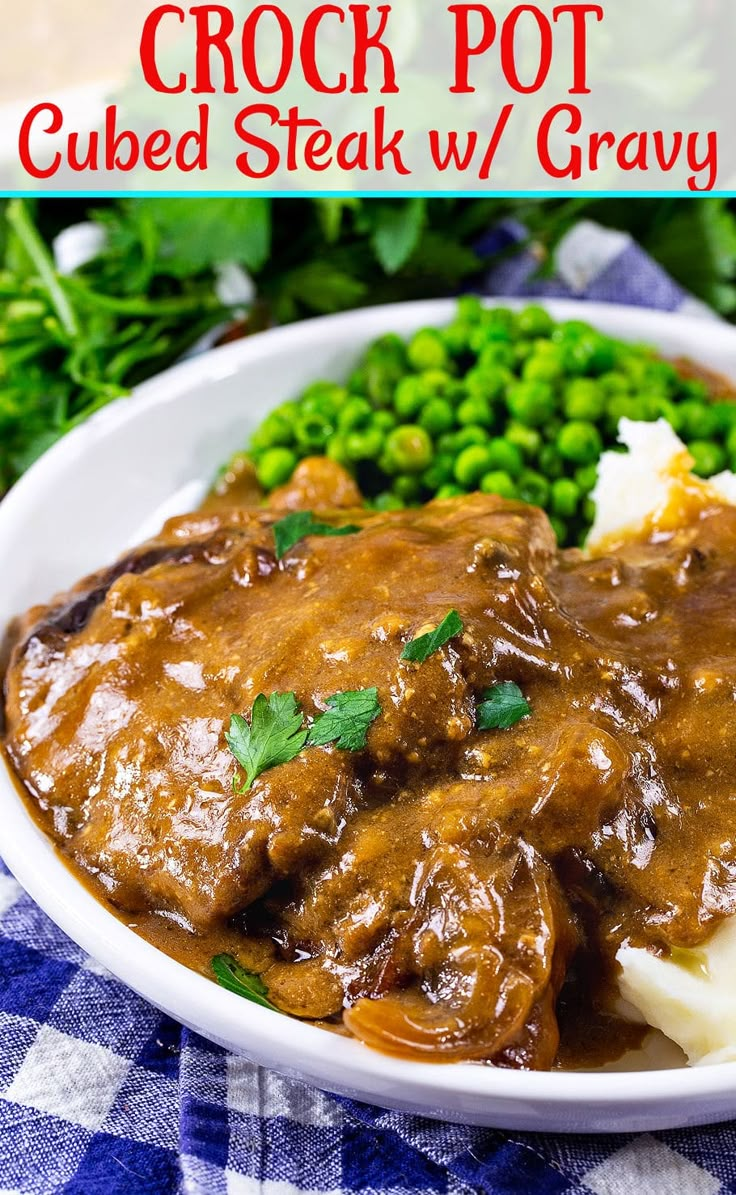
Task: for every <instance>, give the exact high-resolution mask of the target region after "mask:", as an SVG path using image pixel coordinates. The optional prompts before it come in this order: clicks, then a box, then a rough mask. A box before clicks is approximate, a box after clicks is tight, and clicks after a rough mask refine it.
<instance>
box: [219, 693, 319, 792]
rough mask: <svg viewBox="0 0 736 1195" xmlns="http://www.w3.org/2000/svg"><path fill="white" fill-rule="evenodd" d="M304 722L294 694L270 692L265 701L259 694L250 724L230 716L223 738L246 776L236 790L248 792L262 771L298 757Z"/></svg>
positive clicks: (301, 744)
mask: <svg viewBox="0 0 736 1195" xmlns="http://www.w3.org/2000/svg"><path fill="white" fill-rule="evenodd" d="M303 723H304V715H303V714H302V712H301V710H300V709H299V706H298V705H297V700H296V696H295V695H294V694H293V693H272V694H271V696H270V697H269V698H268V701H267V700H266V698H265V697H264V695H263V693H259V694H258V696H257V697H256V699H255V701H254V702H253V712H252V714H251V719H250V723H248V722H247V721H246V719H245V718H243V717H241V715H240V714H233V715H232V717H231V719H230V730H229V732H226V733H225V739H226V740H227V745H228V747H229V748H230V750H231V751H232V753H233V755H234V756H235V758H236V759H237V761H238V763H239V764H240V766H241V768H243V770H244V772H245V777H246V780H245V784H244V785H243V787H242V788H241V789H239V790H238V791H240V792H241V793H244V792H247V791H248V789H249V788H251V786H252V784H253V781H254V780H255V778H256V776H260V774H261V772H265V771H266V770H267V769H268V768H275V767H276V765H277V764H280V763H288V762H289V760H290V759H294V757H295V756H296V755H298V754H299V752H300V751H301V749H302V747H303V746H304V744H305V743H306V741H307V733H308V732H307V731H306V730H304V729H303ZM233 786H235V780H233Z"/></svg>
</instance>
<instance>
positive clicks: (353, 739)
mask: <svg viewBox="0 0 736 1195" xmlns="http://www.w3.org/2000/svg"><path fill="white" fill-rule="evenodd" d="M327 705H328V706H329V707H330V708H329V709H328V710H326V711H325V713H324V714H320V716H319V718H317V720H316V722H315V723H314V725H313V726H312V729H311V730H310V731H309V739H308V742H309V743H311V744H312V746H314V747H324V745H325V744H326V743H335V745H336V746H337V747H338V749H339V750H340V751H362V750H363V749H364V748H365V740H366V735H367V733H368V727H369V726H370V724H371V722H375V720H376V718H377V717H378V715H379V714H380V713H381V706H380V703H379V701H378V690H377V689H375V688H374V689H355V690H353V691H349V692H347V693H333V695H332V697H328V698H327Z"/></svg>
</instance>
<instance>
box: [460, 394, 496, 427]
mask: <svg viewBox="0 0 736 1195" xmlns="http://www.w3.org/2000/svg"><path fill="white" fill-rule="evenodd" d="M456 418H457V421H458V423H460V424H462V425H463V426H464V427H467V426H468V425H469V424H473V423H477V424H479V425H480V426H481V427H490V426H491V424H492V423H493V408H492V407H491V404H490V403H489V402H488V401H487V400H486V399H485V398H466V399H465V401H464V402H461V403H460V406H459V407H458V409H457V411H456Z"/></svg>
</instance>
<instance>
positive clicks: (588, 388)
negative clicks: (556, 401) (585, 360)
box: [562, 378, 606, 423]
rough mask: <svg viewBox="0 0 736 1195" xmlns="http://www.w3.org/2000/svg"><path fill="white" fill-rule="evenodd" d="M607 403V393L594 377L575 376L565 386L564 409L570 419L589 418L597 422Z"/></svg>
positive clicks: (592, 421)
mask: <svg viewBox="0 0 736 1195" xmlns="http://www.w3.org/2000/svg"><path fill="white" fill-rule="evenodd" d="M605 405H606V395H605V392H604V391H603V389H602V387H601V386H600V384H599V383H598V382H595V381H593V379H592V378H573V380H572V381H571V382H568V383H567V385H566V386H565V390H564V393H563V398H562V409H563V411H564V412H565V415H566V417H567V418H568V419H587V420H589V421H590V422H591V423H595V421H596V420H598V419H600V417H601V416H602V414H603V411H604V409H605Z"/></svg>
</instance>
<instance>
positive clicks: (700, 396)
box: [679, 378, 710, 403]
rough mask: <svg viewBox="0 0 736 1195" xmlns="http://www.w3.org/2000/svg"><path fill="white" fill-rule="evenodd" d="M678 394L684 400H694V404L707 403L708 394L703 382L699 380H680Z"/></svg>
mask: <svg viewBox="0 0 736 1195" xmlns="http://www.w3.org/2000/svg"><path fill="white" fill-rule="evenodd" d="M679 382H680V394H681V395H682V397H683V398H684V399H685V400H690V399H694V400H695V401H696V402H700V403H707V402H708V401H709V399H710V392H709V390H708V387H707V386H706V384H705V382H703V381H702V380H701V379H700V378H680V379H679Z"/></svg>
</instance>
